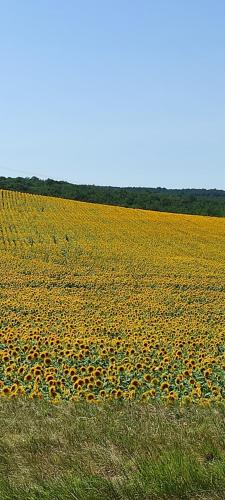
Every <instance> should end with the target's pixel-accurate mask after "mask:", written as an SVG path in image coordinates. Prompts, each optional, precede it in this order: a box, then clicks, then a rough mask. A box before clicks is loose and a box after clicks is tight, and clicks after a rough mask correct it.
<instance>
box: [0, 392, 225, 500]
mask: <svg viewBox="0 0 225 500" xmlns="http://www.w3.org/2000/svg"><path fill="white" fill-rule="evenodd" d="M0 411H1V416H0V426H1V440H0V471H1V479H0V498H1V500H11V499H15V500H20V499H21V500H25V499H26V500H27V499H29V500H34V499H43V500H45V499H48V500H50V499H51V500H56V499H59V500H62V499H63V500H64V499H79V500H86V499H88V500H97V499H98V500H103V499H104V500H108V499H121V500H123V499H131V500H133V499H141V500H145V499H202V500H203V499H208V500H213V499H224V498H225V408H224V407H223V406H221V407H213V408H202V407H201V408H200V407H198V406H191V407H187V408H183V409H181V408H179V407H178V406H165V405H164V406H163V405H151V404H149V403H145V404H144V403H143V404H140V403H135V402H132V403H128V402H126V403H125V402H122V401H115V402H111V403H110V404H109V403H108V404H104V405H98V406H96V405H93V404H86V403H83V402H81V403H73V404H72V403H64V404H60V405H58V406H53V405H51V404H49V403H46V402H40V401H37V402H34V401H26V400H7V399H4V400H2V401H1V403H0Z"/></svg>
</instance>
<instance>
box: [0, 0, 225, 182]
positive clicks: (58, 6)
mask: <svg viewBox="0 0 225 500" xmlns="http://www.w3.org/2000/svg"><path fill="white" fill-rule="evenodd" d="M224 26H225V2H224V0H221V1H220V0H216V1H215V2H214V1H212V0H188V1H186V0H79V1H78V0H38V1H35V0H7V1H1V0H0V175H7V176H8V175H11V176H13V177H14V176H16V175H22V176H25V175H27V176H31V175H33V174H35V175H38V176H40V177H52V178H56V179H66V180H70V181H73V182H77V183H89V184H101V185H114V186H115V185H117V186H125V185H127V186H131V185H136V186H153V187H155V186H165V187H207V188H210V187H211V188H214V187H216V188H218V189H219V188H222V189H225V28H224Z"/></svg>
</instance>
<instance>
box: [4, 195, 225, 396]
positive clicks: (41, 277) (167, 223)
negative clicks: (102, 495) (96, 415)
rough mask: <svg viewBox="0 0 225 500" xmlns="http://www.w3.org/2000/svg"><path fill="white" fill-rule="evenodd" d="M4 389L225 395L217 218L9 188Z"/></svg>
mask: <svg viewBox="0 0 225 500" xmlns="http://www.w3.org/2000/svg"><path fill="white" fill-rule="evenodd" d="M0 251H1V261H0V272H1V280H0V282H1V283H0V292H1V304H0V313H1V314H0V316H1V323H0V332H1V353H2V361H3V362H1V371H2V394H3V396H4V395H5V396H7V395H15V394H17V395H19V394H21V395H23V394H26V395H28V396H29V397H38V398H47V399H48V398H50V399H53V400H59V399H74V400H77V399H87V400H101V399H112V398H115V397H116V398H125V399H134V398H135V399H140V398H142V399H148V398H153V399H156V400H158V399H160V400H161V399H162V400H164V399H169V400H174V399H179V400H182V401H183V400H187V399H189V400H196V399H197V400H202V401H208V400H215V399H216V400H220V399H221V398H222V399H223V398H224V373H225V372H224V368H225V365H224V324H225V311H224V302H225V301H224V299H225V297H224V295H225V283H224V271H225V264H224V263H225V232H224V220H223V219H220V218H210V217H200V216H190V215H178V214H168V213H159V212H151V211H144V210H128V209H126V208H120V207H111V206H104V205H98V204H89V203H81V202H77V201H71V200H62V199H57V198H50V197H42V196H36V195H30V194H23V193H21V194H20V193H17V192H13V191H5V190H3V191H0Z"/></svg>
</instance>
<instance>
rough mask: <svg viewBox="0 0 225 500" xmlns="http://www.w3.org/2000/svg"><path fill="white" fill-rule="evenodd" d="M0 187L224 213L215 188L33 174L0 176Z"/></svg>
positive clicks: (224, 202) (224, 200)
mask: <svg viewBox="0 0 225 500" xmlns="http://www.w3.org/2000/svg"><path fill="white" fill-rule="evenodd" d="M0 189H10V190H14V191H19V192H25V193H32V194H41V195H45V196H56V197H61V198H67V199H72V200H78V201H86V202H91V203H102V204H106V205H118V206H123V207H129V208H141V209H144V210H156V211H160V212H172V213H183V214H198V215H209V216H218V217H224V216H225V191H222V190H217V189H209V190H207V189H166V188H160V187H158V188H142V187H138V188H137V187H126V188H119V187H111V186H94V185H79V184H71V183H69V182H65V181H55V180H53V179H47V180H41V179H38V178H37V177H32V178H28V177H26V178H23V177H17V178H12V177H0Z"/></svg>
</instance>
